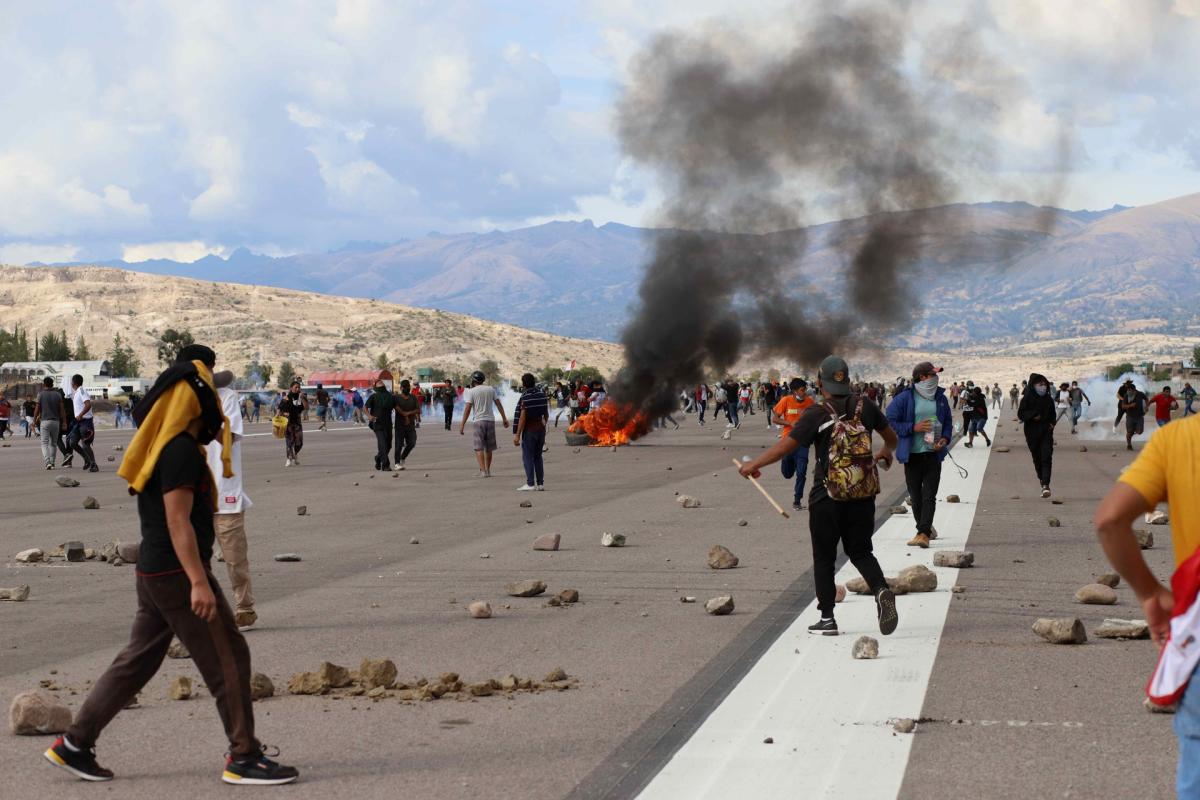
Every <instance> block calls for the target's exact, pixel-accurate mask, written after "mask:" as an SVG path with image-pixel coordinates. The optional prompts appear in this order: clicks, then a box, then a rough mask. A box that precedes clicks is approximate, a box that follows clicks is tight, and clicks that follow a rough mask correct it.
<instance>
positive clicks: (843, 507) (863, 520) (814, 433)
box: [739, 356, 899, 636]
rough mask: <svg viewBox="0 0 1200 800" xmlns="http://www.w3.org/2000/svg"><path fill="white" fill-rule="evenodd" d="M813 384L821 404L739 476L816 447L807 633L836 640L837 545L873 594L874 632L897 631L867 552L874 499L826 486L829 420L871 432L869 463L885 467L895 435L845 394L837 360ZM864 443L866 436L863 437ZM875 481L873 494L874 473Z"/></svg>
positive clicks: (891, 604)
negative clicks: (874, 437)
mask: <svg viewBox="0 0 1200 800" xmlns="http://www.w3.org/2000/svg"><path fill="white" fill-rule="evenodd" d="M817 386H818V388H819V389H820V391H821V396H822V398H823V399H824V403H822V404H820V405H813V406H810V407H809V408H808V409H807V410H806V411H805V412H804V413H803V414H802V415H801V416H800V419H799V421H797V422H796V424H795V425H794V426H793V427H792V430H791V433H789V434H788V435H787V436H786V437H784V438H783V439H780V440H779V442H778V443H777V444H775V445H774V446H773V447H771V448H770V449H769V450H767V451H766V452H765V453H763V454H762V455H760V456H759V457H758V458H756V459H754V460H752V461H747V462H746V463H744V464H743V465H742V466H741V468H740V469H739V472H740V473H741V474H742V476H743V477H746V478H749V477H751V476H753V477H755V478H757V477H759V470H760V469H762V468H763V467H765V466H767V465H768V464H773V463H775V462H776V461H779V460H780V459H781V458H783V457H784V456H786V455H788V454H789V453H791V452H792V451H793V450H795V449H796V448H797V447H809V446H815V448H816V449H815V451H814V452H815V454H816V468H815V470H814V472H813V487H812V490H811V491H810V492H809V512H808V529H809V535H810V536H811V537H812V546H813V578H814V581H815V583H816V589H817V608H818V609H819V610H820V612H821V619H820V620H819V621H817V622H816V623H814V624H813V625H810V626H809V628H808V632H809V633H812V634H817V635H821V636H836V635H837V634H838V626H837V622H836V621H835V620H834V617H833V608H834V602H835V598H836V592H837V587H836V585H835V584H834V567H835V562H836V560H837V546H838V542H839V541H840V542H841V543H842V548H843V549H844V550H845V551H846V555H847V556H849V558H850V561H851V562H852V563H853V564H854V566H855V568H856V569H858V571H859V574H861V575H862V576H863V579H864V580H866V582H867V585H868V586H869V587H871V593H872V594H873V595H874V596H875V610H876V616H877V617H878V619H879V632H880V633H882V634H883V635H884V636H887V635H889V634H890V633H892V632H893V631H895V630H896V625H897V623H898V621H899V616H898V615H897V613H896V597H895V595H893V594H892V590H891V589H889V588H888V585H887V581H886V580H885V579H884V577H883V569H882V568H880V566H879V561H878V560H877V559H876V558H875V554H874V552H873V551H872V546H871V536H872V535H873V534H874V532H875V496H874V495H871V496H868V497H863V498H860V499H857V500H834V499H832V498H831V497H830V496H829V492H828V490H827V489H826V486H825V484H826V482H827V480H828V473H829V447H830V442H831V441H832V439H833V432H834V430H835V428H837V427H838V426H836V425H835V424H834V417H835V416H836V417H837V418H838V419H839V420H842V421H846V422H848V423H849V424H850V425H854V424H855V423H857V424H859V425H861V426H862V427H863V428H865V430H866V432H867V433H866V435H867V437H870V432H871V431H874V432H876V433H878V434H879V435H880V438H882V439H883V447H881V448H880V449H879V451H878V452H876V453H875V454H874V456H872V459H873V461H872V464H871V468H870V469H871V472H872V473H874V471H875V465H874V462H882V463H884V464H886V465H890V464H891V462H892V456H893V454H894V452H895V449H896V444H897V438H896V432H895V431H893V430H892V429H891V427H890V426H889V425H888V422H887V418H886V417H884V415H883V412H882V411H880V410H879V406H877V405H875V403H873V402H871V400H869V399H868V398H866V397H863V396H861V395H853V394H851V392H850V367H849V366H847V365H846V362H845V361H843V360H842V359H840V358H838V357H837V356H829V357H828V358H826V359H825V360H824V361H822V362H821V367H820V370H819V371H818V376H817ZM868 441H869V438H868ZM867 477H870V478H874V482H875V491H876V492H878V475H877V474H872V475H870V476H867Z"/></svg>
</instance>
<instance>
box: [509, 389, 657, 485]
mask: <svg viewBox="0 0 1200 800" xmlns="http://www.w3.org/2000/svg"><path fill="white" fill-rule="evenodd" d="M521 389H522V394H521V399H520V400H518V401H517V408H516V409H514V410H513V418H514V419H515V420H516V421H517V425H516V428H515V429H514V432H513V444H514V445H516V446H518V447H520V448H521V464H522V465H523V466H524V467H525V483H524V484H523V485H521V486H518V487H517V491H518V492H532V491H539V492H542V491H545V489H546V468H545V464H544V463H543V460H542V452H543V451H544V449H545V447H546V423H547V422H548V421H549V420H550V404H549V401H548V400H547V399H546V395H545V394H544V393H543V392H542V390H541V389H539V388H538V386H537V378H535V377H534V376H533V374H532V373H529V372H526V373H525V374H524V375H522V376H521ZM675 427H679V426H678V425H676V426H675Z"/></svg>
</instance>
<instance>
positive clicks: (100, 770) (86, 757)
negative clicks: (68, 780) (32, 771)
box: [45, 736, 113, 781]
mask: <svg viewBox="0 0 1200 800" xmlns="http://www.w3.org/2000/svg"><path fill="white" fill-rule="evenodd" d="M45 756H46V760H47V761H49V762H50V763H51V764H53V765H54V766H56V767H62V768H63V769H65V770H66V771H67V772H69V773H71V774H72V775H74V776H75V777H76V778H79V779H81V780H85V781H111V780H112V779H113V774H112V770H108V769H105V768H104V767H102V766H100V765H99V764H97V763H96V751H95V750H72V749H71V748H69V747H67V744H66V737H65V736H60V737H58V738H57V739H55V740H54V744H52V745H50V749H49V750H47V751H46V752H45Z"/></svg>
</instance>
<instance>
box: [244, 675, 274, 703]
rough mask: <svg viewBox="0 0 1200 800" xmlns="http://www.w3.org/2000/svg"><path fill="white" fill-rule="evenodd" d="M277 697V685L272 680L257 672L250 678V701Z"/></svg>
mask: <svg viewBox="0 0 1200 800" xmlns="http://www.w3.org/2000/svg"><path fill="white" fill-rule="evenodd" d="M274 696H275V684H274V683H272V682H271V679H270V678H268V677H267V676H266V675H263V674H262V673H261V672H256V673H254V674H253V675H251V676H250V699H251V700H264V699H266V698H268V697H274Z"/></svg>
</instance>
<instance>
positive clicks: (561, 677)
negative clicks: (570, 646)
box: [545, 667, 567, 683]
mask: <svg viewBox="0 0 1200 800" xmlns="http://www.w3.org/2000/svg"><path fill="white" fill-rule="evenodd" d="M566 679H567V673H566V670H564V669H563V668H562V667H555V668H554V669H552V670H550V672H549V673H547V674H546V678H545V681H546V683H558V682H559V681H565V680H566Z"/></svg>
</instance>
